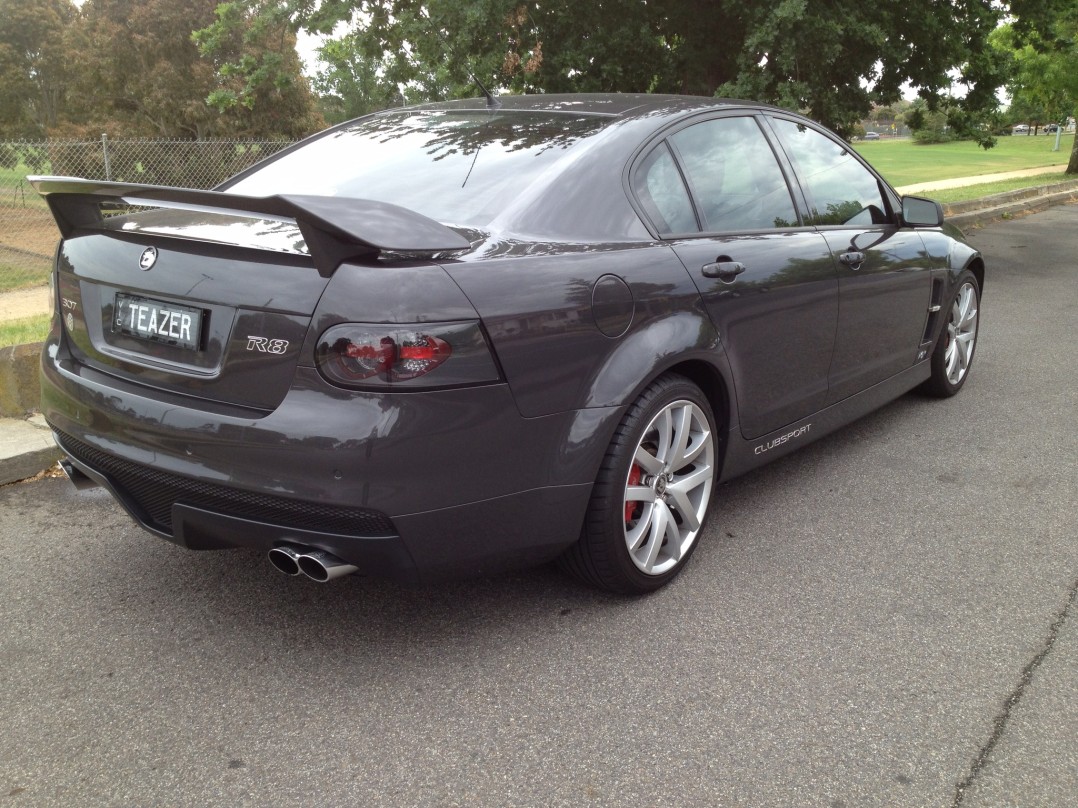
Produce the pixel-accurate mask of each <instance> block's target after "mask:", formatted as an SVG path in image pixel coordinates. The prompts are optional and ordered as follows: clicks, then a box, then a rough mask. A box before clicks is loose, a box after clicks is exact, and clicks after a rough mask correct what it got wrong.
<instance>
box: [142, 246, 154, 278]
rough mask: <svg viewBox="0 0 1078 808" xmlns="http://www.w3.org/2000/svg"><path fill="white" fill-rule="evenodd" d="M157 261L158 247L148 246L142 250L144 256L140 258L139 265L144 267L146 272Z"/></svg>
mask: <svg viewBox="0 0 1078 808" xmlns="http://www.w3.org/2000/svg"><path fill="white" fill-rule="evenodd" d="M156 261H157V248H156V247H147V248H146V249H145V250H143V251H142V257H141V258H139V260H138V265H139V268H140V269H142V270H143V271H144V272H145V271H146V270H147V269H149V268H150V267H152V266H153V265H154V263H155V262H156Z"/></svg>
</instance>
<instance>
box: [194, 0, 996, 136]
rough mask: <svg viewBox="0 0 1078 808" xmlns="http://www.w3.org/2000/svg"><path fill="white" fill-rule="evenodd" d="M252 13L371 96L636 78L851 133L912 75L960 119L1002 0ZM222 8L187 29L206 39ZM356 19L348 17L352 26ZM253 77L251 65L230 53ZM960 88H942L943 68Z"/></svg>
mask: <svg viewBox="0 0 1078 808" xmlns="http://www.w3.org/2000/svg"><path fill="white" fill-rule="evenodd" d="M222 8H224V9H235V8H242V9H244V10H245V11H248V12H250V13H253V14H255V15H256V17H257V18H259V19H262V20H272V21H274V22H276V23H280V22H287V23H288V24H290V25H291V26H293V27H294V28H302V29H305V30H307V31H310V32H314V33H323V34H328V33H330V32H331V31H333V30H334V29H335V26H337V25H338V24H339V23H342V22H343V23H346V24H350V25H352V30H351V32H350V33H349V34H348V37H347V38H346V39H344V40H341V44H342V47H346V48H348V49H350V50H351V51H352V52H353V53H354V54H355V59H356V60H357V64H362V65H364V66H365V68H364V69H367V70H373V71H374V72H373V74H372V75H373V77H374V78H377V79H378V82H376V83H375V85H374V86H368V85H359V86H357V85H355V84H354V83H352V79H351V77H349V76H347V75H345V76H343V78H344V79H345V80H344V81H341V78H342V76H341V75H340V74H339V73H338V72H337V71H336V68H335V67H331V69H330V71H329V72H328V73H327V74H326V75H324V76H323V82H324V84H323V86H324V87H326V88H327V89H330V90H332V91H334V92H335V94H337V95H338V96H340V97H342V98H344V97H345V96H346V95H348V94H349V93H351V92H360V93H364V92H367V91H368V90H373V93H369V94H367V95H366V96H365V97H366V98H367V99H368V101H369V102H370V103H372V104H377V102H378V97H379V93H381V92H383V90H384V89H385V87H386V86H388V87H390V88H392V87H397V88H398V89H399V90H400V91H402V92H403V94H404V95H405V96H406V97H407V98H408V99H409V100H419V99H424V100H427V99H429V100H436V99H442V98H450V97H459V96H464V95H475V94H476V87H475V84H474V83H473V81H472V79H471V77H470V74H474V75H475V76H477V77H478V78H479V79H480V80H481V81H482V82H483V83H484V84H487V85H488V86H491V87H492V88H493V89H497V90H508V91H512V92H565V91H584V92H588V91H637V92H679V93H691V94H701V95H714V94H716V93H719V94H723V95H736V96H739V97H748V98H754V99H758V100H762V101H770V102H774V103H777V104H781V105H783V106H785V107H789V108H794V109H803V110H807V111H808V112H809V113H810V114H811V115H813V116H814V117H816V118H818V119H820V120H822V121H823V122H824V123H827V124H830V125H831V126H833V127H835V128H836V129H838V130H839V131H840V132H843V133H849V132H850V131H851V127H853V126H854V124H855V123H856V122H857V121H859V120H861V119H863V118H864V116H865V115H867V113H868V111H869V109H870V106H871V104H872V103H873V102H877V103H891V102H894V101H896V100H898V99H899V98H900V96H901V88H902V87H903V85H904V84H905V83H906V82H910V83H912V84H913V85H914V86H915V87H917V88H918V89H919V92H920V93H921V94H922V95H923V96H924V98H925V99H926V100H927V101H928V102H929V103H930V104H931V106H932V107H933V108H937V107H940V108H946V109H947V111H948V112H949V115H950V118H951V122H952V126H956V127H959V128H965V129H968V130H973V129H974V128H975V124H976V123H977V122H978V119H979V116H980V115H981V114H982V113H983V112H984V111H985V110H987V109H990V108H993V107H994V106H995V104H996V100H995V89H996V87H998V86H999V84H1000V83H1001V81H1000V76H999V74H998V70H997V68H998V66H997V64H996V61H995V60H994V59H993V58H991V55H990V54H989V55H986V52H985V48H984V47H983V46H984V44H985V43H986V41H987V37H988V35H989V33H990V32H991V31H992V30H993V29H994V28H995V26H996V24H997V23H998V21H999V20H1000V18H1001V15H1002V13H1003V11H1004V8H1003V7H1002V6H1000V5H999V4H995V3H988V2H984V1H983V0H904V2H902V3H865V2H863V0H831V2H828V3H809V2H808V0H777V1H776V2H771V3H761V2H758V3H747V2H745V0H603V2H598V3H580V2H573V1H571V0H545V1H544V2H542V3H540V2H537V0H473V1H472V2H469V3H460V2H458V0H231V2H228V3H225V4H224V6H223V7H222ZM228 19H231V17H230V16H229V13H227V12H226V13H224V14H221V15H220V18H219V20H218V22H217V23H216V24H215V25H214V26H211V27H210V28H209V29H207V30H206V31H203V32H201V33H200V35H199V36H200V42H201V43H202V45H203V47H204V49H206V50H211V51H212V50H213V47H214V44H213V43H214V42H215V40H216V39H218V38H219V37H220V35H221V29H222V27H227V20H228ZM353 21H355V22H354V24H352V23H353ZM228 70H229V72H230V75H236V74H237V73H242V74H244V75H245V76H247V77H248V78H249V80H250V83H251V84H252V85H257V84H258V83H259V82H260V81H265V80H267V79H268V78H269V74H267V73H265V72H261V66H259V67H253V66H249V65H248V66H244V65H242V64H240V63H238V62H231V63H230V64H229V65H228ZM952 70H958V71H959V72H960V74H961V81H962V82H963V83H964V85H965V87H964V90H965V93H964V94H962V96H961V97H952V96H950V94H949V90H950V87H951V83H952V77H951V74H950V71H952Z"/></svg>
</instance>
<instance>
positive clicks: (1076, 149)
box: [1067, 135, 1078, 174]
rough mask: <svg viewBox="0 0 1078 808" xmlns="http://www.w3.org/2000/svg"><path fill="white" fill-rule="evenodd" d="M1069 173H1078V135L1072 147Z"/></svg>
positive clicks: (1068, 167)
mask: <svg viewBox="0 0 1078 808" xmlns="http://www.w3.org/2000/svg"><path fill="white" fill-rule="evenodd" d="M1067 173H1068V174H1078V135H1075V136H1074V145H1073V146H1072V147H1071V159H1070V162H1069V163H1068V164H1067Z"/></svg>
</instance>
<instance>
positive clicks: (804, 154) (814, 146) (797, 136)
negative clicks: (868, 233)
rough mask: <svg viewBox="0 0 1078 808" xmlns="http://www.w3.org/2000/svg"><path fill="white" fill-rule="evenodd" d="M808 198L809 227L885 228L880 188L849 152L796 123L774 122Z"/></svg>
mask: <svg viewBox="0 0 1078 808" xmlns="http://www.w3.org/2000/svg"><path fill="white" fill-rule="evenodd" d="M774 124H775V128H776V130H777V131H778V133H779V136H780V137H781V138H782V141H783V144H784V146H785V147H786V152H787V154H788V155H789V156H790V160H791V161H793V163H794V165H795V166H796V167H797V173H798V174H799V175H800V178H801V182H802V184H803V186H804V187H803V190H804V192H805V196H806V197H807V198H808V203H809V208H810V213H811V220H810V222H809V224H817V225H826V224H853V225H868V224H885V223H887V222H888V221H889V217H888V215H887V206H886V205H885V204H884V201H883V195H882V194H881V193H880V184H879V182H878V181H877V180H876V178H875V177H874V176H873V175H872V173H871V172H870V171H869V170H868V169H866V168H865V167H864V166H863V165H861V164H860V163H859V162H858V161H857V160H856V159H855V158H854V156H853V154H851V152H850V149H849V148H848V147H847V146H845V145H843V144H840V143H836V142H835V141H833V140H831V139H830V138H828V137H824V136H823V135H821V134H820V133H819V132H816V131H814V130H812V129H809V128H808V127H806V126H804V125H802V124H799V123H794V122H793V121H786V120H779V119H775V120H774Z"/></svg>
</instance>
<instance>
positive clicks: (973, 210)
mask: <svg viewBox="0 0 1078 808" xmlns="http://www.w3.org/2000/svg"><path fill="white" fill-rule="evenodd" d="M1070 202H1078V179H1074V180H1067V181H1065V182H1057V183H1053V184H1052V185H1042V186H1040V187H1037V188H1022V189H1020V190H1017V191H1007V192H1006V193H1002V194H994V195H993V196H986V197H983V198H982V199H973V200H970V201H968V202H954V203H952V204H949V205H944V206H943V211H944V215H945V217H946V219H947V221H948V222H950V223H951V224H953V225H954V226H955V227H957V228H959V229H960V230H967V229H969V228H971V227H979V226H981V225H984V224H987V223H989V222H994V221H998V220H1000V219H1008V218H1011V217H1012V216H1016V215H1019V214H1024V213H1034V212H1036V211H1039V210H1047V209H1048V208H1050V207H1052V206H1053V205H1066V204H1068V203H1070Z"/></svg>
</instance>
